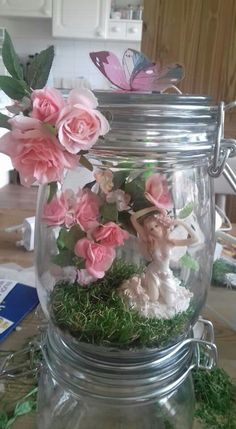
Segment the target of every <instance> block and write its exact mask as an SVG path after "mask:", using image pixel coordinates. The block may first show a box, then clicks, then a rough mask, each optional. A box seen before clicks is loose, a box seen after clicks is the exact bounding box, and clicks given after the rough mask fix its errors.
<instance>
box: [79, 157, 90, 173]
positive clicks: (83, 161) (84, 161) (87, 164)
mask: <svg viewBox="0 0 236 429" xmlns="http://www.w3.org/2000/svg"><path fill="white" fill-rule="evenodd" d="M79 162H80V164H81V165H83V167H85V168H87V170H89V171H93V166H92V164H91V162H89V160H88V159H87V158H86V157H85V156H84V155H81V156H80V159H79Z"/></svg>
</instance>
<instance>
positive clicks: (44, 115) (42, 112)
mask: <svg viewBox="0 0 236 429" xmlns="http://www.w3.org/2000/svg"><path fill="white" fill-rule="evenodd" d="M31 99H32V102H33V110H32V112H31V116H32V118H36V119H39V120H40V121H42V122H48V123H50V124H52V125H55V123H56V121H57V119H58V116H59V113H60V112H61V110H62V109H63V107H64V106H65V102H64V100H63V98H62V95H61V94H60V92H59V91H57V90H56V89H54V88H48V87H45V88H43V89H36V90H34V91H33V92H32V95H31Z"/></svg>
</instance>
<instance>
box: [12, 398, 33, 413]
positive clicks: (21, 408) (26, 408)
mask: <svg viewBox="0 0 236 429" xmlns="http://www.w3.org/2000/svg"><path fill="white" fill-rule="evenodd" d="M34 409H35V402H34V401H25V402H18V403H17V404H16V407H15V411H14V413H15V416H23V415H24V414H28V413H30V412H31V411H33V410H34Z"/></svg>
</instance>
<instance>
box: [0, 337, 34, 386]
mask: <svg viewBox="0 0 236 429" xmlns="http://www.w3.org/2000/svg"><path fill="white" fill-rule="evenodd" d="M39 352H40V346H39V344H37V343H36V342H30V343H29V344H28V346H27V347H25V348H24V349H21V350H19V351H17V352H10V351H0V380H2V379H3V380H4V379H8V380H9V379H10V380H14V379H15V378H21V377H26V376H28V375H35V374H37V372H38V370H39V369H40V367H41V361H40V358H38V359H37V358H36V353H39Z"/></svg>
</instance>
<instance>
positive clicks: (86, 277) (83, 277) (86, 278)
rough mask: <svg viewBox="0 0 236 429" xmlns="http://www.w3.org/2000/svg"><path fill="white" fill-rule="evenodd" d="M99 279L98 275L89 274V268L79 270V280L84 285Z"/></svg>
mask: <svg viewBox="0 0 236 429" xmlns="http://www.w3.org/2000/svg"><path fill="white" fill-rule="evenodd" d="M96 280H97V277H94V276H92V275H91V274H89V272H88V271H87V270H84V269H83V270H77V282H78V283H79V284H80V285H82V286H87V285H89V284H90V283H94V282H95V281H96Z"/></svg>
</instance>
